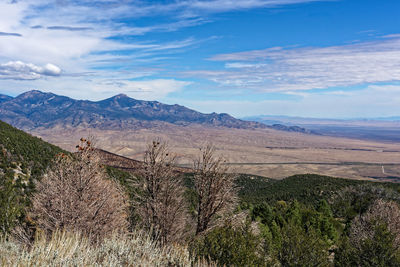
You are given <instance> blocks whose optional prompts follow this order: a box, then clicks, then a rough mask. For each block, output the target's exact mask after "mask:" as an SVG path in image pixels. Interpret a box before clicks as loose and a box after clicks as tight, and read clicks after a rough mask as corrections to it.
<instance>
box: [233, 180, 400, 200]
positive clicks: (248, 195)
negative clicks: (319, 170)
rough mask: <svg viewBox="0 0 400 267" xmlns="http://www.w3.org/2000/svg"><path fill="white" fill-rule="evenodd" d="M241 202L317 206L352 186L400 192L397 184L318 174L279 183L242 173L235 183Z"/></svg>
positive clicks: (278, 181)
mask: <svg viewBox="0 0 400 267" xmlns="http://www.w3.org/2000/svg"><path fill="white" fill-rule="evenodd" d="M237 184H238V186H239V187H240V191H239V196H240V199H241V201H242V203H246V204H259V203H262V202H268V203H273V202H276V201H279V200H284V201H292V200H297V201H299V202H302V203H305V204H308V205H313V206H315V205H317V203H318V202H319V201H320V200H321V199H330V198H332V197H333V196H334V195H335V194H336V193H337V192H339V191H341V190H343V189H345V188H348V187H356V186H367V187H384V188H388V189H393V190H394V191H400V184H396V183H380V182H370V181H360V180H351V179H342V178H335V177H330V176H323V175H318V174H300V175H293V176H290V177H287V178H285V179H282V180H274V179H269V178H265V177H261V176H253V175H246V174H242V175H240V176H239V178H238V180H237Z"/></svg>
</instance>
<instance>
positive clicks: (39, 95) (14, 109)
mask: <svg viewBox="0 0 400 267" xmlns="http://www.w3.org/2000/svg"><path fill="white" fill-rule="evenodd" d="M0 99H3V98H1V97H0ZM0 120H3V121H6V122H9V123H11V124H12V125H13V126H16V127H18V128H21V129H34V128H38V127H44V128H51V127H54V126H56V125H63V126H73V127H77V126H84V127H93V128H100V129H105V130H106V129H137V128H149V127H152V126H157V125H160V124H163V123H170V124H176V125H181V126H185V125H189V124H193V123H195V124H201V125H206V126H221V127H228V128H239V129H252V128H267V125H265V124H263V123H259V122H248V121H242V120H239V119H236V118H234V117H232V116H230V115H229V114H226V113H220V114H218V113H210V114H204V113H200V112H197V111H195V110H192V109H189V108H187V107H184V106H180V105H177V104H175V105H167V104H163V103H160V102H158V101H144V100H137V99H134V98H130V97H128V96H127V95H124V94H118V95H116V96H113V97H110V98H107V99H104V100H101V101H89V100H75V99H72V98H69V97H66V96H60V95H56V94H53V93H44V92H41V91H38V90H32V91H28V92H25V93H22V94H20V95H18V96H16V97H14V98H12V97H9V98H6V97H4V101H1V100H0Z"/></svg>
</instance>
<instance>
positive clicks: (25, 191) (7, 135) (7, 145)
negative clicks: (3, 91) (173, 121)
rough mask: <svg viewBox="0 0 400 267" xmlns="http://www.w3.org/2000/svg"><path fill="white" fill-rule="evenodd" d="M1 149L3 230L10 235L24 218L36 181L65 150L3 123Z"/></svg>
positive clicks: (0, 203) (0, 187)
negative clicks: (10, 231) (13, 228)
mask: <svg viewBox="0 0 400 267" xmlns="http://www.w3.org/2000/svg"><path fill="white" fill-rule="evenodd" d="M0 149H1V153H0V210H1V212H0V226H1V228H0V231H3V232H7V231H8V230H10V228H12V227H13V225H15V224H16V223H17V222H18V221H21V220H22V219H23V217H24V214H25V208H26V207H27V206H28V205H29V197H30V195H31V193H32V191H33V189H34V181H35V180H37V179H39V178H40V176H41V175H42V174H43V173H44V171H45V170H46V168H47V167H48V166H49V164H50V163H51V162H52V161H53V160H54V158H55V156H56V155H57V154H58V153H61V152H63V150H62V149H61V148H59V147H56V146H54V145H51V144H49V143H46V142H44V141H43V140H41V139H39V138H37V137H34V136H31V135H29V134H27V133H25V132H23V131H21V130H18V129H16V128H14V127H12V126H10V125H9V124H7V123H5V122H2V121H0Z"/></svg>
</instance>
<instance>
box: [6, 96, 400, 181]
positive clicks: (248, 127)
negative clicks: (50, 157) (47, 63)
mask: <svg viewBox="0 0 400 267" xmlns="http://www.w3.org/2000/svg"><path fill="white" fill-rule="evenodd" d="M3 99H5V97H3ZM177 110H179V111H177ZM182 110H183V111H182ZM177 112H180V113H178V114H177ZM120 114H123V115H120ZM178 116H180V117H178ZM39 118H40V119H39ZM227 118H229V119H227ZM0 119H1V120H4V121H6V122H8V123H10V124H12V125H14V126H16V127H19V128H21V129H23V130H25V131H27V132H30V133H31V134H33V135H35V136H39V137H41V138H43V140H46V141H48V142H50V143H52V144H55V145H58V146H60V147H61V148H63V149H66V150H68V151H74V149H75V146H76V143H77V140H79V139H80V138H81V137H82V136H94V137H95V138H96V141H97V145H98V147H99V148H101V149H104V150H107V151H110V152H112V153H115V154H118V155H121V156H125V157H129V158H131V159H135V160H143V157H144V150H145V144H146V143H148V142H150V141H151V140H154V139H156V138H161V139H162V140H165V141H166V142H168V144H169V145H170V146H171V147H173V149H174V151H175V152H176V153H177V154H178V164H180V165H181V166H187V167H189V166H190V165H191V163H192V161H193V156H194V155H196V153H197V151H198V148H199V147H201V146H202V145H203V144H204V143H206V142H212V143H214V144H215V146H216V147H217V149H218V153H220V154H222V155H224V157H225V158H226V159H227V162H229V164H231V165H232V167H233V170H235V171H236V172H240V173H248V174H254V175H260V176H264V177H270V178H277V179H281V178H284V177H288V176H290V175H294V174H306V173H316V174H321V175H329V176H334V177H343V178H353V179H366V180H377V181H400V144H399V143H397V142H387V141H385V140H383V141H379V140H376V138H373V135H371V138H365V137H364V138H357V137H354V136H350V137H351V138H349V137H344V135H345V134H343V133H341V132H339V133H338V134H337V135H338V136H335V134H330V135H327V134H326V133H324V132H323V131H322V130H321V128H324V127H323V126H324V124H323V123H322V122H319V124H318V125H319V127H320V128H318V129H316V130H313V131H310V130H308V131H307V128H302V127H294V126H284V125H282V124H276V123H275V124H273V125H274V126H272V125H267V124H263V123H262V122H250V121H243V120H239V119H235V118H233V117H231V116H229V115H227V114H202V113H199V112H196V111H193V110H190V109H187V108H185V107H182V106H176V105H175V106H174V105H165V104H162V103H157V102H146V101H140V100H135V99H132V98H129V97H127V96H121V95H119V96H115V97H112V98H110V99H107V100H104V101H101V102H90V101H77V100H73V99H70V98H66V97H63V96H58V95H54V94H51V93H42V92H40V91H31V92H27V93H25V94H23V95H20V96H17V97H16V98H7V100H6V101H2V103H0ZM336 127H338V126H336ZM314 128H316V127H315V125H314ZM367 128H368V127H367ZM380 129H381V132H382V133H383V134H384V133H385V128H384V127H381V128H380ZM318 130H319V131H318ZM359 131H360V132H362V129H361V130H359ZM320 132H321V133H320ZM340 133H341V134H340ZM367 137H368V136H367Z"/></svg>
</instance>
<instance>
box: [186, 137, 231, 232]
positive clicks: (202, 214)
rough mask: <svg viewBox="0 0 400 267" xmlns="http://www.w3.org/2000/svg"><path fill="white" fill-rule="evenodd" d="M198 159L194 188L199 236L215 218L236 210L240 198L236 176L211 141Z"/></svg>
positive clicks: (195, 168) (195, 163)
mask: <svg viewBox="0 0 400 267" xmlns="http://www.w3.org/2000/svg"><path fill="white" fill-rule="evenodd" d="M200 151H201V153H200V155H199V157H198V159H196V160H195V161H194V171H195V174H194V189H195V191H196V194H197V226H196V235H198V234H199V233H202V232H204V231H206V230H207V229H208V228H209V226H210V222H211V221H212V220H213V218H214V217H215V216H216V215H217V214H220V213H222V212H224V211H229V210H232V209H233V208H234V206H235V204H236V200H237V192H236V191H237V190H236V188H235V178H236V177H235V175H233V174H230V173H228V171H229V168H228V165H227V164H225V163H226V161H225V160H224V159H223V158H222V157H218V156H216V155H215V147H214V146H213V145H211V144H207V145H206V146H204V147H203V148H201V149H200Z"/></svg>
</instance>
